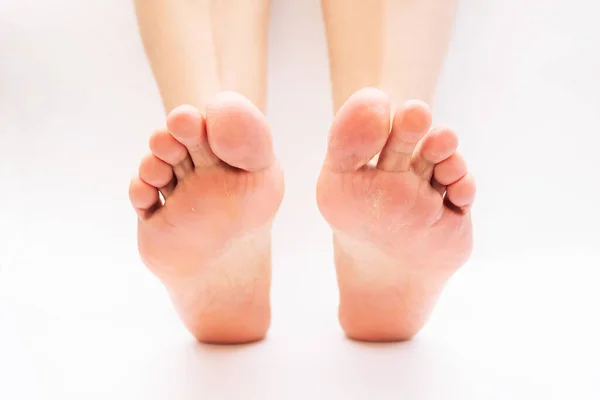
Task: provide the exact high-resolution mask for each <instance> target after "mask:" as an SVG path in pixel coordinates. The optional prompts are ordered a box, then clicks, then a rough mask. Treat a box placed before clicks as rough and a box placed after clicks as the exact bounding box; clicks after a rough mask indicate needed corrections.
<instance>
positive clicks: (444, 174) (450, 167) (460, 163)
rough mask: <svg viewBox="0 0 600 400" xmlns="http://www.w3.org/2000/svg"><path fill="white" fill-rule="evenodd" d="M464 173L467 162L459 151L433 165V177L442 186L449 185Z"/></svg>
mask: <svg viewBox="0 0 600 400" xmlns="http://www.w3.org/2000/svg"><path fill="white" fill-rule="evenodd" d="M466 173H467V163H466V162H465V159H464V158H463V157H462V156H461V155H460V154H459V153H454V154H452V155H451V156H450V157H448V158H447V159H445V160H444V161H442V162H441V163H438V164H436V165H435V167H434V169H433V179H434V180H435V181H436V182H437V183H439V184H441V185H443V186H449V185H451V184H453V183H454V182H456V181H458V180H459V179H460V178H462V177H463V176H465V175H466Z"/></svg>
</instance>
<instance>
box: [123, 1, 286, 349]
mask: <svg viewBox="0 0 600 400" xmlns="http://www.w3.org/2000/svg"><path fill="white" fill-rule="evenodd" d="M136 6H137V14H138V19H139V24H140V31H141V35H142V38H143V42H144V46H145V48H146V52H147V54H148V58H149V60H150V64H151V67H152V70H153V73H154V75H155V77H156V81H157V83H158V87H159V89H160V93H161V97H162V100H163V103H164V107H165V111H166V112H167V114H168V116H167V124H166V125H167V128H166V129H164V128H163V129H159V130H158V131H156V132H155V133H154V134H153V135H152V136H151V137H150V150H151V153H150V154H148V156H146V157H145V158H144V159H143V160H142V162H141V164H140V169H139V176H138V177H136V178H134V179H133V180H132V182H131V186H130V198H131V202H132V205H133V206H134V208H135V210H136V212H137V214H138V216H139V220H138V246H139V251H140V255H141V257H142V260H143V261H144V262H145V264H146V265H147V266H148V268H149V269H150V270H151V271H152V272H153V273H154V274H156V276H158V277H159V278H160V279H161V281H162V282H163V283H164V284H165V286H166V288H167V290H168V292H169V294H170V295H171V298H172V299H173V303H174V305H175V307H176V309H177V310H178V312H179V313H180V315H181V318H182V319H183V321H184V323H185V325H186V326H187V328H188V329H189V330H190V331H191V332H192V334H193V335H194V336H195V337H196V338H197V339H198V340H200V341H204V342H218V343H239V342H248V341H254V340H258V339H261V338H262V337H264V335H265V334H266V332H267V329H268V327H269V323H270V300H269V291H270V280H271V247H270V238H271V224H272V221H273V218H274V216H275V213H276V211H277V209H278V208H279V205H280V203H281V199H282V197H283V174H282V172H281V170H280V168H279V165H278V163H277V161H276V160H275V157H274V155H273V146H272V139H271V133H270V130H269V127H268V124H267V122H266V119H265V117H264V115H263V113H262V112H261V110H262V109H263V108H264V104H265V74H266V70H265V68H266V61H265V57H266V49H267V43H266V39H267V38H266V30H267V19H268V1H267V0H264V1H256V0H253V1H250V0H231V1H216V0H215V1H208V0H138V1H137V2H136ZM223 90H230V91H235V92H238V93H235V92H224V93H219V92H221V91H223ZM218 93H219V94H218ZM240 93H241V94H240ZM242 95H243V96H242ZM244 96H245V97H244ZM248 99H249V100H250V101H249V100H248ZM159 193H160V194H162V196H163V197H164V199H165V201H164V202H163V201H162V200H161V199H160V197H159Z"/></svg>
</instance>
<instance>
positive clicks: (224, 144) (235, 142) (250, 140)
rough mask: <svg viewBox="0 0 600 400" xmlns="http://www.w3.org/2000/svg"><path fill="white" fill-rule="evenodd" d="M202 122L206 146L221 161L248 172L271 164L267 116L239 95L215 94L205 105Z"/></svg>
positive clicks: (270, 138)
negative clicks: (204, 129)
mask: <svg viewBox="0 0 600 400" xmlns="http://www.w3.org/2000/svg"><path fill="white" fill-rule="evenodd" d="M206 125H207V134H208V141H209V143H210V147H211V149H212V151H213V152H214V154H215V155H216V156H217V157H218V158H220V159H221V160H222V161H223V162H225V163H227V164H229V165H231V166H232V167H236V168H240V169H243V170H245V171H249V172H256V171H261V170H264V169H266V168H269V167H270V166H271V165H273V163H274V161H275V156H274V154H273V138H272V136H271V130H270V128H269V124H268V122H267V119H266V118H265V116H264V115H263V113H262V112H260V110H259V109H258V108H257V107H256V106H255V105H254V104H252V102H251V101H250V100H248V99H246V98H245V97H243V96H242V95H240V94H238V93H235V92H223V93H220V94H219V95H217V97H216V98H215V99H214V100H213V101H212V102H211V103H210V104H209V105H208V106H207V107H206Z"/></svg>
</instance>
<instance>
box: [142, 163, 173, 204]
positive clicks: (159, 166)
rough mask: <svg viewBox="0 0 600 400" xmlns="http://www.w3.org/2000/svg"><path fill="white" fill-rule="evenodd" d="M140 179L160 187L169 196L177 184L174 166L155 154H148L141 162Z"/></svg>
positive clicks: (164, 194)
mask: <svg viewBox="0 0 600 400" xmlns="http://www.w3.org/2000/svg"><path fill="white" fill-rule="evenodd" d="M139 175H140V179H141V180H142V181H144V182H146V183H147V184H149V185H150V186H154V187H155V188H158V189H159V190H160V192H161V193H162V194H163V196H164V197H165V198H166V197H169V195H170V194H171V192H172V191H173V188H174V186H175V181H174V180H173V167H171V165H169V164H167V163H166V162H164V161H163V160H161V159H160V158H158V157H156V156H155V155H154V154H148V155H147V156H146V157H144V159H143V160H142V162H141V163H140V169H139Z"/></svg>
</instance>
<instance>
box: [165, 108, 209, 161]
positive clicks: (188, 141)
mask: <svg viewBox="0 0 600 400" xmlns="http://www.w3.org/2000/svg"><path fill="white" fill-rule="evenodd" d="M167 127H168V128H169V131H170V132H171V134H172V135H173V137H174V138H175V139H177V141H179V142H180V143H182V144H183V145H184V146H185V147H186V148H187V150H188V153H189V154H190V157H191V159H192V161H193V163H194V165H195V166H196V167H209V166H212V165H216V164H218V162H219V158H218V157H217V156H216V155H215V154H214V153H213V152H212V150H211V148H210V145H209V144H208V137H207V135H206V122H205V120H204V117H203V116H202V114H201V113H200V111H198V109H197V108H196V107H193V106H190V105H182V106H179V107H177V108H175V109H174V110H173V111H171V112H170V113H169V115H168V117H167Z"/></svg>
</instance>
